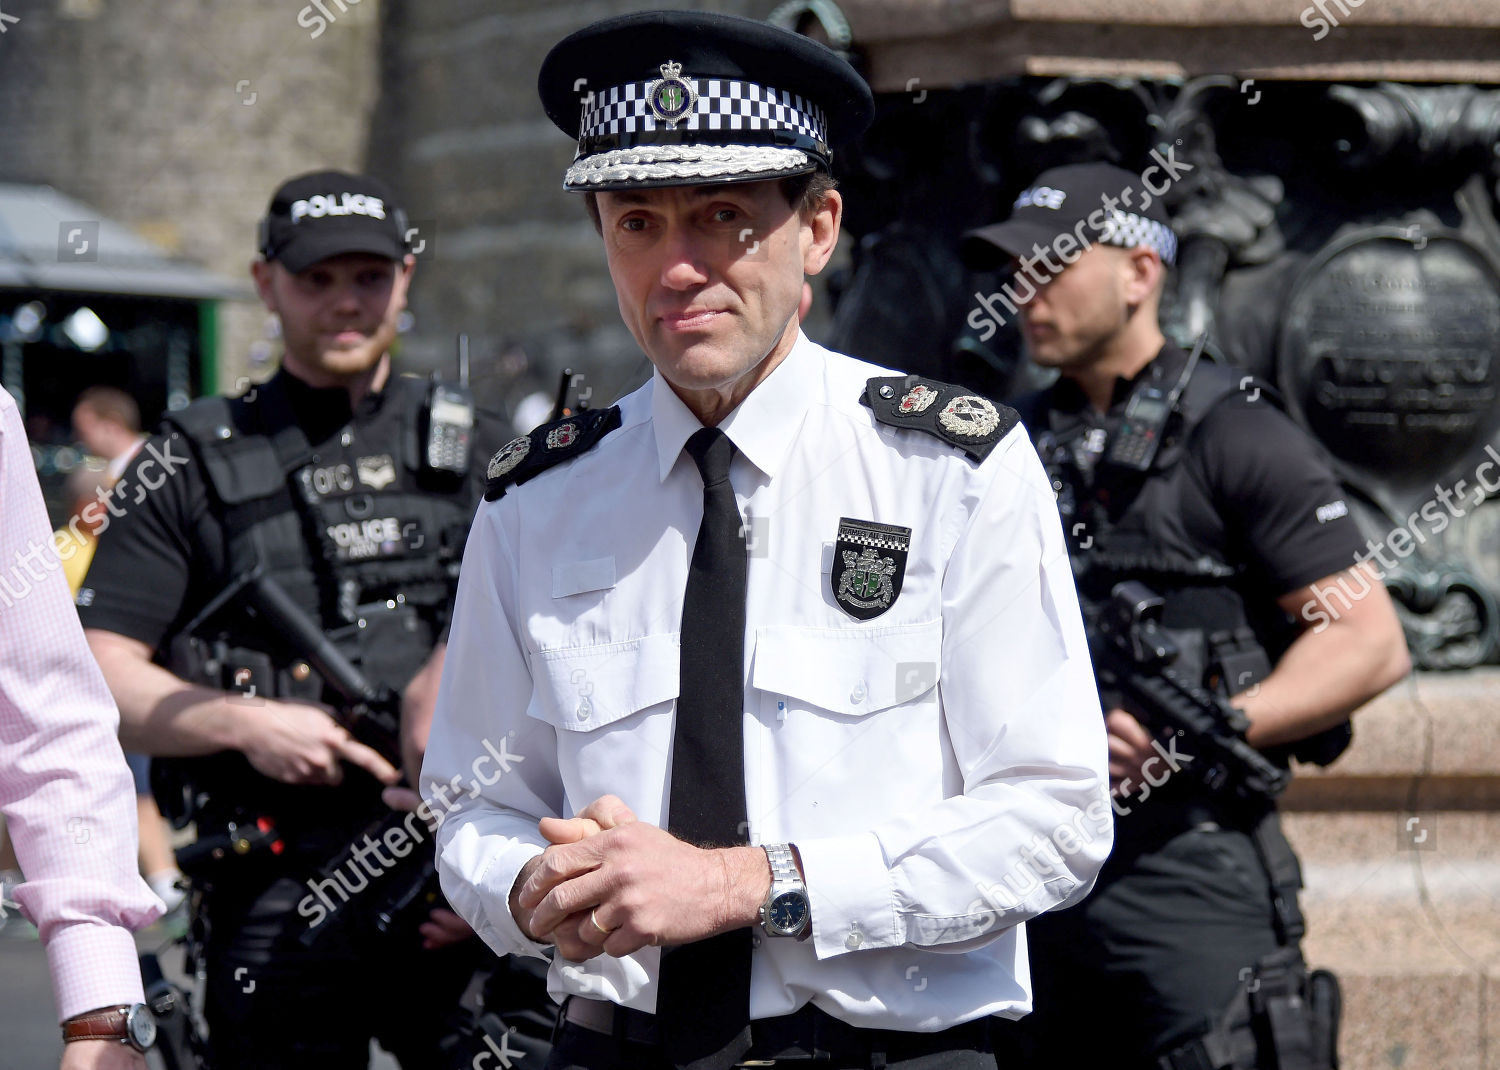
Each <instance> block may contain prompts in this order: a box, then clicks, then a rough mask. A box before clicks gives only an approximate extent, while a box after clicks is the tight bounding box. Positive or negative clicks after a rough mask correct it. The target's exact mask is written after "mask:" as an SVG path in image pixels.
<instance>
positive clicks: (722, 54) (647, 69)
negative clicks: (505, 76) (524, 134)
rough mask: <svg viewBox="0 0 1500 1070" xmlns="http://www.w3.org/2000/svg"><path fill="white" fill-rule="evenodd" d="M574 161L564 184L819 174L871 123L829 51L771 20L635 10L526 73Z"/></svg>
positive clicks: (857, 84)
mask: <svg viewBox="0 0 1500 1070" xmlns="http://www.w3.org/2000/svg"><path fill="white" fill-rule="evenodd" d="M537 91H538V93H539V94H540V95H541V98H542V107H543V109H544V110H545V111H546V112H547V117H548V118H549V119H551V120H552V121H553V122H554V123H556V124H557V126H558V128H559V129H560V130H562V131H563V132H564V133H566V134H568V135H569V136H571V137H576V138H578V152H577V155H576V156H575V157H574V159H573V164H572V166H571V167H569V168H568V171H567V174H566V175H565V176H564V179H563V188H564V189H567V190H572V191H574V192H587V191H590V190H617V189H647V188H651V187H656V186H697V185H704V184H707V183H719V182H755V181H760V180H763V179H768V178H781V177H785V176H789V175H797V174H805V173H807V172H809V171H813V170H817V169H819V168H822V169H824V170H827V169H828V167H829V165H830V162H831V159H832V155H833V146H836V145H842V144H844V143H846V142H850V141H853V140H855V139H856V138H858V137H859V135H860V134H862V133H863V132H864V130H865V127H867V126H869V125H870V120H871V119H872V118H873V116H874V114H875V103H874V98H873V97H872V96H871V93H870V87H869V85H867V84H866V83H865V80H864V79H863V78H861V77H860V76H859V74H858V73H857V72H856V71H855V70H854V68H853V67H851V66H849V64H848V63H847V62H846V61H845V60H844V59H843V58H842V57H840V56H839V54H838V53H837V52H834V51H833V50H832V49H830V48H828V47H826V46H824V45H822V44H819V43H818V42H817V41H814V40H812V39H811V38H809V37H804V36H803V35H802V34H799V33H794V32H792V31H791V30H785V29H782V28H781V27H779V26H773V25H771V24H770V23H768V22H760V21H757V20H755V19H746V18H740V17H738V16H735V15H720V14H717V13H714V12H707V11H639V12H635V13H633V14H629V15H620V16H617V17H614V18H608V19H603V20H601V21H599V22H595V23H592V24H590V25H588V26H585V27H584V28H583V29H581V30H579V31H578V32H576V33H574V34H571V35H570V36H568V37H566V38H564V39H563V40H562V41H560V42H558V44H557V45H556V46H554V47H553V49H552V51H551V52H549V53H548V54H547V58H546V59H545V60H543V61H542V69H541V72H540V74H539V75H538V76H537Z"/></svg>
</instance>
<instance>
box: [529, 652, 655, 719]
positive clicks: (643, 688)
mask: <svg viewBox="0 0 1500 1070" xmlns="http://www.w3.org/2000/svg"><path fill="white" fill-rule="evenodd" d="M679 645H680V644H679V641H678V637H677V634H676V633H675V632H673V633H670V634H663V635H647V636H642V637H641V638H640V639H631V640H629V641H627V642H623V643H605V644H603V645H601V646H586V647H567V648H564V649H561V650H539V651H537V652H536V653H534V654H532V655H531V673H532V678H533V679H534V680H535V681H536V694H535V695H534V696H533V698H532V703H531V709H530V710H529V711H528V712H530V713H531V715H532V716H534V717H539V718H541V719H542V720H544V721H547V722H548V723H550V724H552V725H553V726H554V727H557V728H561V729H564V730H565V731H569V732H592V731H594V730H595V729H597V728H602V727H603V726H605V725H607V724H613V723H614V722H615V721H618V720H620V719H621V718H622V717H629V716H630V715H631V714H632V713H635V712H636V711H638V710H644V709H646V708H647V707H648V706H655V705H657V704H658V703H661V702H670V701H671V700H673V699H675V698H676V697H677V694H678V683H677V680H678V669H679V665H680V662H681V653H680V650H679Z"/></svg>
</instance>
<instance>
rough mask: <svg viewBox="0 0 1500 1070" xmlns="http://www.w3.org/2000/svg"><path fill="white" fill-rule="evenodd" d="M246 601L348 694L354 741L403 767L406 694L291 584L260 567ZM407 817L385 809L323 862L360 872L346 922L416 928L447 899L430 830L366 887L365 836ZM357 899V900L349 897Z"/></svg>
mask: <svg viewBox="0 0 1500 1070" xmlns="http://www.w3.org/2000/svg"><path fill="white" fill-rule="evenodd" d="M245 605H246V607H247V608H248V609H249V610H250V611H251V612H252V613H254V614H255V615H256V616H258V617H260V618H261V619H262V620H263V621H265V623H266V626H267V628H269V629H271V630H272V631H274V632H275V633H277V634H279V635H281V636H282V637H283V638H284V639H285V640H287V641H288V642H289V643H290V644H291V645H292V646H293V647H294V648H296V649H297V651H298V652H299V653H300V654H301V656H302V658H303V660H305V661H306V662H307V663H308V664H309V665H310V666H312V667H313V668H314V669H316V670H317V671H318V673H319V675H321V676H322V677H323V680H324V682H326V683H327V684H328V686H330V687H332V688H333V690H335V691H336V692H338V694H339V695H340V696H342V697H343V699H344V700H345V701H344V704H343V706H342V708H341V709H340V710H339V711H338V720H339V723H340V724H342V725H343V726H344V727H345V728H347V729H348V730H349V733H350V734H351V735H352V736H354V738H355V739H357V740H359V741H360V742H361V743H364V744H365V745H366V746H368V747H370V748H371V749H373V750H375V751H377V752H379V754H380V755H381V757H383V758H385V760H386V761H388V762H390V763H391V764H392V765H394V766H396V767H397V768H400V766H401V746H400V728H401V698H400V696H399V695H397V694H396V692H395V691H393V690H391V689H390V688H389V687H386V686H385V685H384V684H377V683H374V682H372V681H370V680H369V679H368V678H367V677H366V676H365V675H364V673H362V672H360V671H359V669H358V668H356V667H355V666H354V664H353V663H352V662H351V661H349V659H348V658H346V657H345V656H344V655H343V653H342V652H341V651H340V650H339V648H338V647H337V646H335V645H334V643H333V642H332V641H331V640H330V639H329V638H328V636H326V635H325V634H323V631H322V629H320V628H319V627H318V625H317V623H316V622H315V621H314V620H313V619H312V618H311V617H309V616H308V615H307V613H306V612H305V611H304V610H303V609H302V607H301V606H299V605H297V603H296V602H294V601H293V600H292V598H291V596H290V595H288V594H287V593H286V590H285V588H283V587H282V586H281V585H280V584H279V583H277V582H276V581H275V580H274V579H272V578H271V577H270V576H267V575H265V574H264V573H259V574H257V575H255V576H254V577H253V578H252V579H251V581H250V582H249V583H248V584H247V585H246V588H245ZM407 820H408V815H407V813H406V812H405V811H400V810H393V811H391V812H390V813H389V814H385V815H382V816H381V817H380V818H378V819H376V820H375V821H374V822H373V823H372V824H371V825H370V826H369V827H367V828H366V829H364V831H363V832H361V833H360V834H359V835H358V836H357V837H355V838H354V840H352V841H351V842H350V843H349V845H348V846H347V847H346V848H345V849H344V850H342V851H340V852H339V853H338V854H337V855H335V856H334V857H333V858H332V859H330V860H329V861H328V862H327V863H325V864H324V865H323V866H321V867H320V869H319V877H320V879H321V880H324V881H335V882H337V881H339V879H340V875H341V874H354V875H357V876H359V878H360V885H359V887H358V888H357V889H355V888H350V889H349V896H348V897H347V898H346V897H344V896H343V894H342V892H341V893H340V898H341V900H342V902H341V903H340V904H339V906H337V907H334V908H332V909H333V912H334V913H335V914H336V915H337V916H338V918H339V919H340V921H343V922H345V923H348V922H349V921H350V920H352V919H353V918H356V917H359V918H363V919H364V920H366V921H367V922H368V923H369V924H370V925H371V926H372V927H373V928H374V929H375V931H377V932H381V933H389V932H391V931H392V930H394V929H397V928H409V929H412V930H414V929H415V928H416V926H417V925H419V924H421V922H422V920H424V919H425V918H426V916H427V911H428V909H429V908H430V907H431V906H433V905H435V904H438V903H441V902H442V901H443V900H442V892H441V891H440V890H439V888H438V878H437V868H436V864H435V845H434V843H433V841H432V838H431V836H428V837H427V839H426V840H425V841H423V842H418V843H417V844H416V845H415V846H414V847H413V848H410V849H408V851H407V853H406V854H405V855H400V856H398V857H397V858H396V860H395V862H394V864H392V865H390V866H387V867H386V868H385V869H384V870H383V871H382V872H379V873H377V874H373V875H371V876H370V878H369V881H368V885H369V886H368V887H366V881H365V874H366V873H368V872H369V870H368V863H367V862H362V861H361V860H362V859H363V858H364V857H365V855H366V853H367V852H368V851H369V850H370V848H369V847H367V846H365V844H366V842H367V841H369V842H373V843H375V844H377V845H378V844H380V843H381V842H383V840H384V837H385V835H386V833H387V832H389V831H391V830H393V829H395V828H397V827H398V826H401V825H403V824H405V823H406V821H407ZM402 835H405V833H404V832H403V833H402ZM408 838H410V837H408ZM392 853H393V854H394V853H395V852H394V851H392ZM362 866H363V869H362V868H361V867H362ZM352 883H353V882H352V881H349V882H347V884H352ZM346 886H347V885H346ZM351 898H352V899H354V900H355V902H356V903H357V904H358V905H357V906H354V905H351V904H350V903H349V901H348V900H349V899H351ZM334 928H336V926H334V925H323V924H315V925H311V926H309V927H308V928H307V930H306V931H304V932H303V933H302V936H301V940H302V942H303V944H304V945H307V946H312V945H313V944H315V943H317V941H318V940H319V939H321V938H322V937H323V936H324V935H325V934H326V933H327V932H329V931H331V930H333V929H334Z"/></svg>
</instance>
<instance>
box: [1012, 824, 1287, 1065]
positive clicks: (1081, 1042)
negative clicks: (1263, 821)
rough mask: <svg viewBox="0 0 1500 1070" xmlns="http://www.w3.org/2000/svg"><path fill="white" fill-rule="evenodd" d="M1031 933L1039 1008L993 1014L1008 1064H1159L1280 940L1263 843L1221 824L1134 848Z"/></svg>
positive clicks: (1202, 1027) (1204, 1024)
mask: <svg viewBox="0 0 1500 1070" xmlns="http://www.w3.org/2000/svg"><path fill="white" fill-rule="evenodd" d="M1026 934H1027V938H1028V942H1029V950H1030V959H1031V977H1032V985H1033V990H1034V993H1035V1001H1034V1005H1035V1008H1036V1009H1035V1011H1034V1012H1033V1013H1032V1014H1030V1015H1028V1016H1027V1017H1025V1018H1022V1019H1021V1020H1019V1021H1016V1022H1003V1023H997V1025H996V1028H995V1030H994V1035H995V1051H996V1056H997V1059H998V1060H999V1063H1000V1065H1001V1066H1002V1067H1004V1066H1007V1065H1022V1066H1032V1065H1034V1066H1063V1065H1068V1066H1108V1067H1110V1068H1111V1070H1155V1066H1156V1061H1155V1057H1156V1056H1157V1055H1158V1054H1160V1053H1162V1052H1165V1051H1170V1050H1171V1049H1172V1048H1174V1047H1176V1046H1177V1045H1178V1044H1181V1043H1183V1042H1185V1041H1188V1040H1191V1039H1193V1038H1194V1037H1197V1036H1199V1035H1201V1034H1202V1033H1204V1032H1205V1031H1206V1030H1207V1029H1208V1028H1209V1026H1210V1024H1211V1023H1212V1021H1213V1020H1214V1018H1215V1017H1216V1016H1217V1015H1218V1014H1219V1013H1220V1012H1222V1011H1223V1010H1224V1008H1225V1007H1226V1005H1227V1004H1228V1003H1229V1001H1230V999H1231V998H1232V997H1233V995H1234V992H1235V988H1236V986H1237V985H1238V984H1239V978H1240V971H1241V970H1242V969H1243V968H1244V967H1246V966H1249V965H1251V964H1253V963H1254V962H1255V961H1256V960H1258V959H1259V958H1261V957H1262V956H1264V955H1266V954H1269V953H1270V952H1272V951H1274V950H1275V949H1276V948H1277V946H1278V945H1277V942H1276V931H1275V926H1274V921H1273V914H1272V906H1271V893H1270V887H1269V883H1268V879H1267V877H1266V873H1265V870H1264V868H1263V866H1262V865H1261V862H1260V860H1259V857H1258V856H1257V854H1256V851H1255V845H1254V844H1253V842H1252V841H1251V839H1250V837H1249V836H1248V835H1247V834H1245V833H1243V832H1238V831H1234V830H1232V829H1227V828H1218V827H1208V828H1194V829H1190V830H1188V831H1185V832H1180V833H1178V834H1177V835H1175V836H1173V837H1171V838H1170V839H1168V840H1166V842H1165V843H1162V844H1160V845H1159V846H1155V847H1153V848H1151V849H1148V850H1142V851H1139V852H1138V853H1137V852H1131V851H1130V850H1129V849H1128V846H1127V850H1126V851H1125V853H1123V854H1120V855H1116V856H1112V857H1111V858H1110V860H1109V862H1108V863H1107V864H1106V866H1105V869H1104V871H1103V872H1102V873H1101V874H1100V880H1099V883H1098V885H1097V886H1096V887H1095V889H1094V891H1093V893H1092V894H1091V895H1090V896H1089V897H1088V898H1087V899H1086V900H1084V901H1083V902H1082V903H1080V904H1079V905H1078V906H1076V907H1073V908H1071V909H1069V910H1063V911H1058V912H1057V913H1048V914H1043V915H1042V916H1041V917H1039V918H1037V919H1035V920H1034V921H1030V922H1027V923H1026ZM1007 1060H1010V1062H1009V1063H1008V1062H1007Z"/></svg>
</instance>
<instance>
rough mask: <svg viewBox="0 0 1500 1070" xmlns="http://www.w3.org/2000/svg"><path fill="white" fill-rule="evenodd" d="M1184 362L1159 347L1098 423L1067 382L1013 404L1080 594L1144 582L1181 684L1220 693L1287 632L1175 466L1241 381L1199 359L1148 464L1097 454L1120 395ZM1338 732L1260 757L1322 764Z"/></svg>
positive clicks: (1171, 374) (1268, 392)
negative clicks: (1045, 483)
mask: <svg viewBox="0 0 1500 1070" xmlns="http://www.w3.org/2000/svg"><path fill="white" fill-rule="evenodd" d="M1187 362H1188V356H1187V354H1186V353H1184V352H1183V351H1182V350H1181V349H1179V348H1178V347H1176V346H1174V345H1172V344H1171V343H1168V344H1167V345H1166V346H1165V347H1164V349H1163V350H1162V352H1161V354H1160V355H1159V356H1158V357H1157V358H1156V360H1154V361H1152V363H1151V364H1150V365H1147V367H1146V369H1145V370H1144V371H1143V372H1142V373H1141V375H1140V376H1138V377H1137V379H1136V380H1135V381H1134V382H1132V383H1121V384H1119V386H1118V389H1117V393H1116V398H1115V401H1114V404H1112V405H1111V407H1110V410H1109V412H1108V413H1106V414H1104V415H1102V416H1101V415H1100V414H1099V413H1097V411H1095V410H1094V409H1093V408H1092V407H1091V406H1090V405H1089V404H1088V402H1087V401H1086V400H1082V399H1081V395H1078V394H1077V388H1076V387H1075V386H1073V384H1071V383H1069V382H1067V381H1066V380H1061V381H1059V383H1057V384H1055V385H1054V386H1052V387H1049V388H1047V389H1045V390H1042V391H1040V392H1037V393H1033V394H1029V395H1027V396H1025V397H1023V398H1021V399H1020V400H1019V401H1018V402H1017V403H1016V408H1017V409H1018V410H1019V411H1020V413H1021V415H1022V420H1023V421H1024V422H1025V424H1026V426H1027V429H1028V431H1029V432H1030V435H1031V438H1032V441H1033V443H1034V444H1035V445H1036V448H1037V453H1038V454H1039V455H1040V457H1041V460H1042V464H1043V465H1044V466H1045V468H1046V470H1047V473H1048V477H1049V478H1050V480H1051V482H1052V487H1053V490H1054V492H1055V493H1056V494H1057V498H1058V510H1059V514H1060V516H1061V518H1062V523H1063V532H1064V536H1065V537H1066V539H1067V542H1068V552H1069V556H1070V557H1071V558H1072V561H1073V568H1074V576H1075V579H1076V580H1077V583H1078V590H1079V593H1080V595H1081V596H1082V597H1083V598H1085V599H1087V600H1089V601H1092V602H1099V601H1102V600H1105V599H1107V598H1108V597H1109V594H1110V591H1111V590H1112V588H1113V587H1114V585H1115V584H1117V583H1119V582H1121V581H1122V580H1139V581H1141V582H1143V583H1145V584H1146V585H1147V586H1148V587H1150V588H1151V589H1152V590H1154V591H1155V592H1156V593H1157V594H1159V595H1161V596H1162V598H1163V599H1164V606H1163V609H1162V618H1161V624H1162V627H1163V628H1164V629H1166V631H1167V632H1168V634H1169V635H1170V636H1171V637H1172V639H1173V641H1174V642H1176V643H1177V645H1178V647H1179V649H1180V651H1181V654H1180V657H1179V661H1178V663H1177V665H1176V668H1177V670H1178V674H1179V676H1180V678H1182V679H1183V680H1185V681H1188V682H1191V683H1193V684H1197V685H1200V686H1204V687H1207V688H1209V689H1210V690H1213V691H1215V692H1217V693H1218V694H1219V695H1221V696H1222V697H1224V698H1230V697H1232V696H1233V695H1235V694H1238V693H1239V692H1241V691H1243V690H1245V689H1246V688H1248V687H1250V686H1253V685H1254V684H1256V683H1257V682H1259V681H1260V680H1261V679H1264V678H1265V677H1266V676H1267V675H1269V673H1270V671H1271V667H1272V666H1273V665H1274V663H1275V661H1276V659H1277V658H1279V657H1280V655H1281V654H1282V653H1283V652H1284V651H1285V650H1286V648H1287V646H1289V645H1290V643H1291V642H1292V640H1293V639H1295V638H1296V634H1297V632H1296V629H1295V627H1294V626H1293V625H1292V624H1291V623H1290V622H1289V621H1288V620H1287V618H1286V615H1285V614H1284V613H1283V612H1282V610H1281V608H1280V607H1279V606H1278V605H1277V604H1276V601H1275V598H1274V596H1272V595H1271V594H1270V592H1269V591H1268V590H1267V588H1266V586H1265V582H1264V580H1263V579H1262V578H1261V577H1258V576H1257V575H1256V574H1255V573H1254V572H1253V571H1252V569H1251V568H1250V567H1249V566H1248V565H1247V563H1246V555H1245V553H1244V552H1243V550H1242V548H1241V547H1240V546H1239V545H1237V543H1236V532H1235V531H1233V530H1231V529H1230V528H1229V526H1228V525H1227V524H1226V523H1225V521H1224V519H1223V517H1222V516H1221V514H1220V511H1219V510H1218V508H1217V507H1216V504H1215V488H1213V487H1210V486H1208V485H1206V481H1205V480H1204V478H1203V473H1202V472H1201V470H1199V468H1198V467H1197V466H1195V465H1192V464H1189V463H1186V462H1187V459H1188V458H1189V456H1191V454H1192V451H1193V449H1194V433H1195V431H1196V430H1197V429H1198V427H1199V426H1200V424H1201V423H1202V421H1203V420H1204V418H1205V417H1206V416H1207V415H1208V414H1209V413H1210V412H1211V411H1212V410H1213V408H1214V407H1215V406H1216V405H1219V404H1220V403H1224V402H1226V400H1227V399H1228V398H1229V397H1230V396H1231V395H1234V394H1236V393H1238V392H1240V391H1242V390H1243V389H1244V388H1245V387H1246V385H1247V377H1245V376H1243V375H1242V374H1241V373H1240V372H1239V371H1238V370H1237V369H1234V368H1231V367H1229V366H1227V365H1223V364H1219V363H1214V362H1210V361H1203V362H1201V363H1199V364H1198V365H1197V367H1196V368H1195V369H1194V370H1192V372H1191V378H1190V379H1189V381H1188V382H1187V383H1186V385H1185V388H1184V389H1183V390H1182V393H1181V395H1180V397H1179V398H1178V399H1177V402H1176V404H1175V406H1174V407H1173V410H1172V412H1171V414H1170V415H1169V416H1168V418H1167V419H1166V421H1165V423H1164V425H1163V426H1162V427H1161V429H1160V432H1159V434H1160V443H1159V445H1158V447H1157V452H1156V455H1155V458H1154V460H1153V461H1152V462H1151V465H1150V467H1149V468H1148V469H1147V470H1145V471H1136V470H1133V469H1130V468H1128V467H1126V466H1122V465H1115V464H1111V463H1109V462H1108V461H1107V460H1105V459H1104V458H1105V457H1106V456H1108V446H1109V443H1110V441H1111V439H1112V438H1113V437H1114V436H1115V435H1117V434H1118V433H1119V430H1120V424H1121V419H1122V418H1121V412H1122V410H1123V409H1124V407H1125V403H1126V401H1127V400H1128V398H1129V396H1130V392H1131V391H1133V390H1135V389H1138V388H1140V387H1141V386H1142V385H1143V383H1145V382H1146V381H1147V380H1148V379H1149V380H1150V382H1151V383H1152V384H1153V385H1156V386H1157V387H1159V388H1160V389H1163V390H1165V389H1166V388H1167V387H1170V386H1171V385H1172V384H1173V383H1174V382H1176V380H1177V379H1178V377H1179V375H1180V374H1181V373H1182V371H1183V369H1184V367H1185V366H1186V364H1187ZM1248 382H1249V383H1252V384H1253V385H1254V387H1255V388H1256V390H1257V391H1258V394H1257V395H1256V396H1255V403H1262V404H1278V403H1279V398H1278V396H1277V395H1276V393H1275V391H1274V388H1272V387H1271V386H1269V385H1268V384H1266V383H1263V382H1260V381H1259V380H1248ZM1064 391H1070V392H1073V394H1074V396H1072V397H1069V396H1067V395H1065V394H1064V393H1063V392H1064ZM1349 734H1350V733H1349V730H1348V727H1347V725H1345V726H1340V727H1338V728H1335V729H1330V730H1329V731H1328V732H1326V733H1323V734H1321V735H1319V736H1315V737H1312V738H1311V739H1309V740H1304V741H1301V742H1300V743H1299V744H1297V745H1295V747H1294V748H1291V749H1290V750H1289V749H1288V748H1274V749H1272V750H1268V751H1267V752H1266V753H1267V757H1270V758H1271V759H1272V760H1273V761H1276V762H1278V763H1279V764H1283V765H1284V764H1286V762H1287V758H1288V756H1289V755H1290V754H1292V753H1295V755H1296V757H1298V758H1299V759H1302V760H1312V761H1319V762H1320V763H1326V762H1327V761H1331V760H1332V758H1333V757H1336V756H1337V754H1338V753H1341V752H1342V750H1343V749H1344V747H1346V746H1347V745H1348V739H1349Z"/></svg>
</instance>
